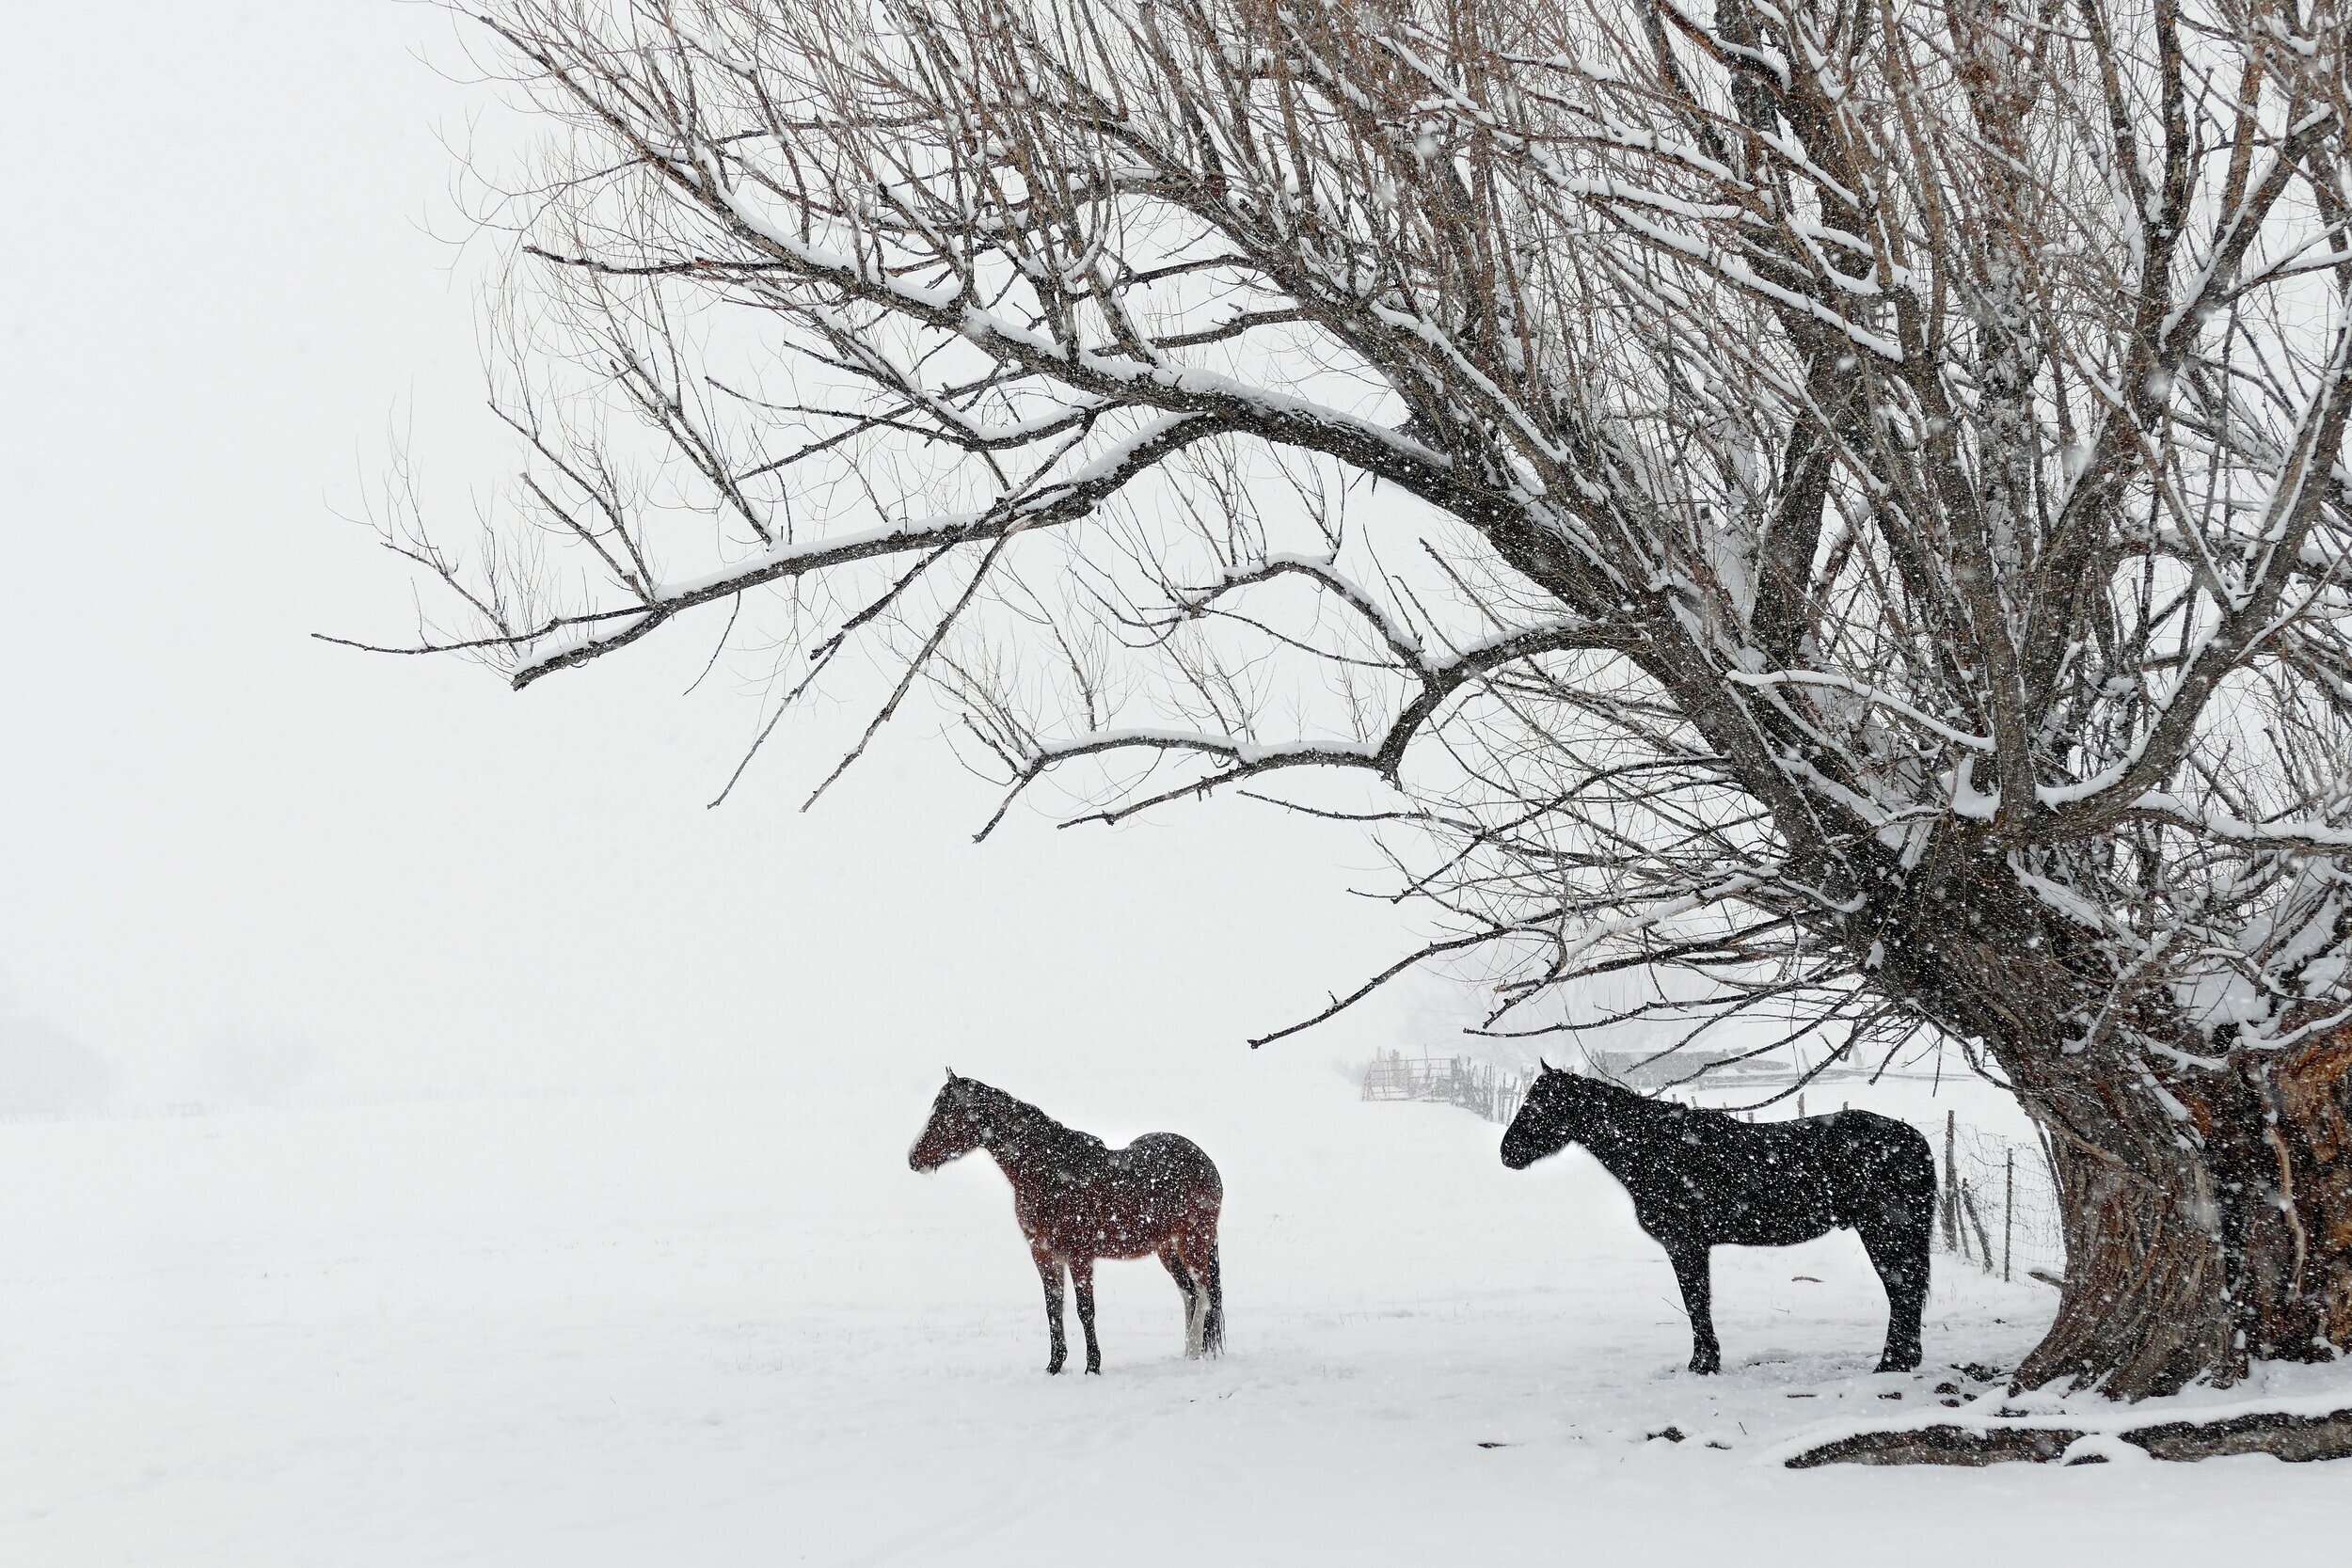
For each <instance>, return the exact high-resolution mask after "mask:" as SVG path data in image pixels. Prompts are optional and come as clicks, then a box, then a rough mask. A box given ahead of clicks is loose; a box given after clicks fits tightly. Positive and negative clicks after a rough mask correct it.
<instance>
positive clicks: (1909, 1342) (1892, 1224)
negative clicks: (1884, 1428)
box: [1854, 1202, 1934, 1372]
mask: <svg viewBox="0 0 2352 1568" xmlns="http://www.w3.org/2000/svg"><path fill="white" fill-rule="evenodd" d="M1854 1228H1856V1229H1857V1230H1859V1231H1861V1233H1862V1245H1863V1249H1864V1250H1865V1251H1867V1253H1869V1255H1870V1266H1871V1267H1872V1268H1875V1269H1877V1270H1878V1272H1879V1283H1880V1284H1882V1285H1883V1286H1885V1287H1886V1349H1885V1351H1884V1352H1883V1353H1882V1354H1880V1356H1879V1367H1878V1370H1880V1371H1883V1372H1909V1371H1916V1370H1918V1367H1919V1355H1920V1351H1919V1315H1920V1313H1921V1312H1922V1311H1923V1310H1924V1309H1925V1308H1926V1307H1927V1303H1928V1245H1929V1240H1930V1238H1931V1235H1932V1233H1933V1230H1934V1225H1933V1222H1932V1221H1931V1220H1930V1219H1928V1218H1926V1217H1925V1216H1924V1215H1922V1214H1920V1213H1918V1212H1914V1211H1912V1210H1909V1209H1906V1208H1905V1207H1904V1206H1903V1205H1901V1204H1900V1203H1899V1202H1889V1203H1888V1204H1887V1205H1886V1206H1885V1209H1884V1211H1883V1212H1882V1213H1880V1214H1879V1215H1876V1216H1874V1217H1872V1218H1871V1219H1869V1220H1867V1221H1865V1222H1864V1223H1863V1224H1861V1225H1859V1226H1856V1227H1854Z"/></svg>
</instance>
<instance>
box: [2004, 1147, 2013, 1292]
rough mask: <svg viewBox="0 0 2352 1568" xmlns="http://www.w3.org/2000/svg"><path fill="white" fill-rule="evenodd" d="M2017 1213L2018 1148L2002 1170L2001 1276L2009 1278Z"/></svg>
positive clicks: (2010, 1154) (2011, 1152)
mask: <svg viewBox="0 0 2352 1568" xmlns="http://www.w3.org/2000/svg"><path fill="white" fill-rule="evenodd" d="M2016 1215H2017V1150H2015V1149H2014V1148H2012V1149H2010V1151H2009V1159H2008V1161H2007V1163H2006V1164H2005V1165H2004V1167H2003V1169H2002V1172H2001V1278H2002V1279H2003V1280H2004V1281H2006V1280H2007V1279H2008V1278H2009V1238H2010V1231H2011V1230H2013V1229H2015V1228H2016Z"/></svg>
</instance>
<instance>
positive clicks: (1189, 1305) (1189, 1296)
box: [1160, 1241, 1202, 1355]
mask: <svg viewBox="0 0 2352 1568" xmlns="http://www.w3.org/2000/svg"><path fill="white" fill-rule="evenodd" d="M1160 1266H1161V1267H1162V1268H1164V1269H1166V1270H1167V1271H1168V1278H1170V1279H1172V1280H1174V1281H1175V1282H1176V1290H1177V1292H1178V1293H1179V1294H1181V1295H1182V1296H1183V1297H1184V1354H1186V1355H1190V1354H1194V1352H1193V1348H1192V1345H1193V1338H1194V1332H1195V1330H1194V1327H1193V1325H1194V1324H1195V1323H1197V1322H1198V1321H1199V1320H1200V1313H1201V1310H1202V1303H1201V1301H1200V1290H1199V1288H1198V1287H1196V1286H1195V1285H1194V1284H1193V1282H1192V1271H1191V1270H1190V1269H1188V1268H1186V1267H1184V1259H1182V1258H1181V1257H1179V1256H1177V1252H1176V1243H1174V1242H1172V1241H1171V1242H1169V1243H1168V1244H1167V1245H1166V1246H1164V1247H1162V1248H1160Z"/></svg>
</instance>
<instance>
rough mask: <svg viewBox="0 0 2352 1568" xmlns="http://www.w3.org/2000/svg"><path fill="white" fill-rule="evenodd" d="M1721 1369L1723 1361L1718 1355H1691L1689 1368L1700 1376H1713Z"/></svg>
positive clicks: (1722, 1368)
mask: <svg viewBox="0 0 2352 1568" xmlns="http://www.w3.org/2000/svg"><path fill="white" fill-rule="evenodd" d="M1691 1370H1692V1371H1693V1372H1696V1373H1697V1374H1698V1375H1699V1376H1701V1377H1713V1376H1714V1375H1715V1374H1716V1373H1718V1372H1720V1371H1722V1370H1724V1361H1723V1357H1722V1356H1720V1355H1707V1356H1700V1355H1694V1356H1692V1357H1691Z"/></svg>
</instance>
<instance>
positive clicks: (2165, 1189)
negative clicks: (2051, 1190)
mask: <svg viewBox="0 0 2352 1568" xmlns="http://www.w3.org/2000/svg"><path fill="white" fill-rule="evenodd" d="M2145 1088H2146V1090H2147V1092H2150V1093H2151V1094H2152V1095H2153V1093H2155V1092H2158V1091H2157V1088H2156V1085H2153V1084H2151V1085H2145ZM2115 1091H2116V1084H2115V1082H2114V1081H2113V1079H2112V1078H2111V1077H2110V1078H2109V1080H2108V1082H2107V1084H2106V1093H2107V1095H2108V1096H2109V1097H2112V1096H2113V1095H2114V1093H2115ZM2161 1092H2163V1093H2166V1094H2169V1096H2170V1097H2171V1098H2172V1099H2173V1100H2174V1101H2176V1102H2178V1103H2179V1104H2180V1105H2181V1106H2182V1108H2183V1110H2184V1111H2185V1113H2186V1120H2185V1122H2172V1123H2171V1124H2170V1125H2169V1126H2161V1125H2160V1126H2156V1127H2153V1128H2151V1127H2149V1126H2148V1125H2147V1124H2146V1123H2145V1121H2144V1120H2142V1119H2133V1118H2115V1119H2114V1120H2112V1121H2110V1122H2109V1124H2108V1125H2107V1126H2106V1127H2105V1128H2104V1129H2102V1132H2103V1136H2102V1137H2101V1138H2100V1140H2099V1142H2098V1143H2097V1144H2095V1145H2094V1144H2091V1143H2090V1142H2087V1141H2086V1140H2084V1139H2083V1138H2082V1137H2081V1136H2080V1134H2079V1131H2078V1130H2076V1129H2072V1128H2068V1127H2065V1126H2059V1125H2054V1124H2053V1123H2054V1121H2055V1120H2057V1119H2058V1118H2055V1117H2049V1116H2044V1117H2043V1122H2044V1125H2045V1127H2049V1128H2050V1130H2051V1131H2052V1132H2053V1134H2054V1138H2053V1142H2054V1146H2055V1153H2056V1159H2057V1164H2058V1187H2059V1198H2060V1203H2061V1206H2062V1208H2063V1211H2064V1214H2065V1227H2066V1247H2067V1268H2066V1283H2065V1286H2064V1288H2063V1290H2062V1291H2061V1293H2060V1296H2059V1301H2058V1317H2057V1319H2056V1321H2055V1322H2053V1323H2052V1324H2051V1325H2050V1331H2049V1333H2048V1334H2047V1335H2046V1336H2045V1337H2044V1338H2043V1339H2042V1343H2041V1344H2040V1345H2038V1346H2037V1347H2035V1349H2034V1351H2033V1353H2032V1354H2030V1355H2028V1356H2027V1357H2026V1361H2025V1362H2024V1364H2023V1365H2021V1366H2020V1367H2019V1368H2018V1370H2017V1379H2018V1381H2019V1382H2020V1383H2021V1384H2024V1385H2026V1386H2042V1385H2043V1384H2047V1383H2052V1382H2056V1381H2058V1380H2061V1379H2063V1380H2070V1381H2073V1382H2075V1383H2078V1384H2080V1383H2095V1384H2097V1385H2099V1386H2101V1387H2103V1388H2104V1389H2105V1390H2106V1392H2108V1393H2109V1394H2112V1395H2114V1396H2115V1397H2117V1398H2119V1399H2127V1400H2136V1399H2141V1398H2145V1397H2147V1396H2150V1395H2158V1394H2169V1393H2173V1392H2175V1391H2177V1390H2179V1389H2180V1388H2181V1387H2183V1386H2185V1385H2187V1384H2188V1383H2191V1382H2193V1381H2197V1380H2199V1379H2204V1380H2207V1381H2210V1382H2213V1383H2216V1384H2228V1383H2231V1382H2234V1381H2236V1380H2237V1379H2238V1378H2239V1377H2241V1376H2242V1375H2243V1374H2244V1372H2245V1370H2246V1368H2247V1366H2248V1364H2249V1361H2256V1360H2285V1361H2317V1360H2328V1359H2331V1358H2333V1357H2334V1356H2336V1355H2338V1354H2345V1353H2346V1352H2352V1030H2338V1031H2335V1032H2332V1033H2329V1034H2326V1035H2323V1036H2320V1037H2317V1038H2315V1039H2313V1040H2311V1041H2308V1042H2306V1043H2304V1044H2303V1045H2301V1046H2299V1047H2296V1048H2291V1049H2289V1050H2288V1051H2285V1052H2282V1053H2267V1052H2264V1053H2255V1052H2250V1051H2244V1050H2240V1051H2233V1053H2231V1056H2230V1058H2229V1068H2228V1069H2227V1070H2224V1071H2217V1072H2212V1073H2198V1074H2196V1075H2194V1076H2185V1077H2184V1078H2183V1079H2182V1080H2180V1081H2178V1082H2174V1083H2172V1084H2170V1085H2167V1086H2166V1087H2165V1088H2164V1089H2163V1090H2162V1091H2161ZM2029 1103H2030V1101H2029ZM2066 1119H2072V1118H2066Z"/></svg>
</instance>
